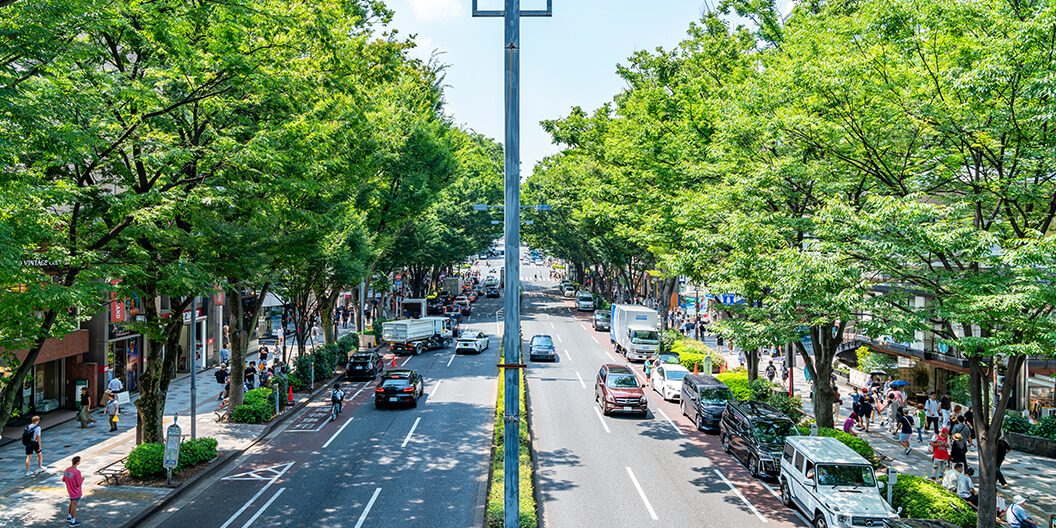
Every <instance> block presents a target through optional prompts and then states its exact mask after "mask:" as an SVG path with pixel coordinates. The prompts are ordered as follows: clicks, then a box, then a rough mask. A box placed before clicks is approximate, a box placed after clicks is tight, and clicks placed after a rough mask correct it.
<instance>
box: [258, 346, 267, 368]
mask: <svg viewBox="0 0 1056 528" xmlns="http://www.w3.org/2000/svg"><path fill="white" fill-rule="evenodd" d="M259 353H260V364H261V365H263V364H265V363H267V362H268V345H260V350H259Z"/></svg>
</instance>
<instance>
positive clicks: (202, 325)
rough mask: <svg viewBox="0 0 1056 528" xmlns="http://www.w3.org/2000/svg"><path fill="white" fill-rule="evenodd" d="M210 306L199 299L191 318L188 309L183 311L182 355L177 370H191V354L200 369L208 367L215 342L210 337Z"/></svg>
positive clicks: (177, 362)
mask: <svg viewBox="0 0 1056 528" xmlns="http://www.w3.org/2000/svg"><path fill="white" fill-rule="evenodd" d="M207 307H208V305H207V304H206V303H204V302H203V301H202V300H201V299H199V302H198V307H197V312H196V313H195V314H194V316H193V317H192V316H191V310H190V309H189V308H188V309H187V310H184V311H183V330H181V333H180V351H179V352H180V355H179V357H178V358H177V360H176V370H177V371H179V372H188V371H189V370H190V361H191V359H190V358H191V354H192V351H193V354H194V356H193V357H194V358H195V360H196V361H197V363H198V368H199V369H203V368H205V367H206V366H207V364H206V358H207V357H208V355H209V352H210V351H211V350H212V344H213V342H214V340H213V339H212V338H210V337H209V324H208V320H209V311H208V310H207V309H206V308H207ZM192 324H193V325H194V342H193V343H192V342H191V333H192V332H191V325H192Z"/></svg>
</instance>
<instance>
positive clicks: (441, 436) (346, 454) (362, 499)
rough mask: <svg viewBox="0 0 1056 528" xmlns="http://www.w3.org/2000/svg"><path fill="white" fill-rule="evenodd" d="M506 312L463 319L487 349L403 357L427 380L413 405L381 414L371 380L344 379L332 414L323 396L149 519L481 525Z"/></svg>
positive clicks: (482, 306) (490, 309) (168, 522)
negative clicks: (501, 317) (499, 327)
mask: <svg viewBox="0 0 1056 528" xmlns="http://www.w3.org/2000/svg"><path fill="white" fill-rule="evenodd" d="M499 307H501V299H481V300H479V301H478V302H477V303H476V304H474V305H473V309H474V314H473V316H472V317H470V318H469V319H468V320H466V321H464V322H463V329H465V328H473V329H477V330H482V331H484V332H486V333H488V334H489V335H490V337H491V340H490V347H489V348H488V350H486V351H484V352H483V353H482V354H480V355H457V356H456V355H454V347H453V346H452V347H450V348H447V349H437V350H432V351H428V352H425V353H423V354H422V355H421V356H397V358H396V364H397V365H398V366H405V367H407V368H412V369H415V370H417V371H418V372H419V373H420V374H422V375H423V376H424V378H425V396H423V398H422V399H421V400H419V404H418V407H417V408H406V409H381V410H377V409H375V408H374V404H373V397H374V394H373V393H374V386H375V383H374V382H370V383H366V382H362V381H361V382H358V383H353V384H351V385H350V384H348V383H342V385H343V387H344V388H345V390H346V392H347V393H348V395H347V396H346V402H345V407H344V412H343V413H342V415H341V416H340V417H339V418H338V419H337V420H336V421H334V422H327V421H325V420H326V419H328V418H329V401H328V400H329V396H328V395H326V396H321V397H319V398H318V401H316V402H313V403H311V404H310V405H309V407H308V408H307V409H305V410H304V411H302V412H301V413H300V415H299V416H296V417H293V418H291V419H290V420H289V421H288V422H286V424H284V425H283V427H281V428H280V429H279V430H277V431H274V432H273V433H272V434H270V435H269V436H268V437H267V438H266V439H265V441H263V442H261V443H259V444H257V446H255V447H254V448H252V449H250V450H249V451H247V452H246V453H245V454H244V455H243V456H242V458H241V459H240V460H239V461H238V462H237V463H236V464H234V465H233V467H232V468H231V469H230V470H228V471H225V472H222V474H220V475H216V476H215V477H211V478H210V479H208V481H206V482H203V483H201V484H199V485H198V486H197V487H196V489H195V490H191V491H190V492H188V493H187V494H185V496H184V497H182V498H181V499H180V500H178V501H176V502H175V503H174V504H172V505H170V507H168V508H167V509H166V510H165V511H164V512H162V513H160V514H159V515H156V516H155V517H154V518H152V519H151V521H150V523H148V524H147V525H146V526H160V527H172V528H183V527H186V526H196V527H199V526H200V527H220V528H249V527H250V526H253V527H268V526H317V527H354V528H361V527H365V526H391V527H453V528H454V527H457V528H469V527H472V528H479V527H480V526H482V525H483V518H484V495H485V491H486V486H487V472H488V465H487V463H488V456H489V454H490V448H491V441H492V438H491V435H492V431H493V425H492V423H493V419H494V412H495V398H496V390H497V383H496V380H497V377H496V373H497V368H496V364H497V363H498V361H497V358H498V351H499V348H500V340H499V336H498V335H496V333H497V332H496V323H495V317H494V312H495V311H496V310H497V309H498V308H499ZM389 364H390V363H386V365H387V366H388V365H389ZM350 388H351V389H352V390H349V389H350Z"/></svg>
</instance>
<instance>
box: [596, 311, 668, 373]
mask: <svg viewBox="0 0 1056 528" xmlns="http://www.w3.org/2000/svg"><path fill="white" fill-rule="evenodd" d="M659 323H660V314H659V313H657V311H656V310H653V309H651V308H646V307H644V306H638V305H634V304H614V305H612V317H611V320H610V326H609V339H610V340H611V341H612V343H613V344H615V345H616V351H617V352H619V353H620V354H623V355H624V356H625V357H626V358H627V359H628V360H631V361H645V360H647V359H650V358H652V357H653V356H655V355H656V354H657V353H658V352H659V351H660V331H659Z"/></svg>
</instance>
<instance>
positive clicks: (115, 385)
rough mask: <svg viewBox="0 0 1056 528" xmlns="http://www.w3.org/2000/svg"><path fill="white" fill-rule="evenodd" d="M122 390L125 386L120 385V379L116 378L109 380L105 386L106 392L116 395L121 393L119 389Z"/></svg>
mask: <svg viewBox="0 0 1056 528" xmlns="http://www.w3.org/2000/svg"><path fill="white" fill-rule="evenodd" d="M124 388H125V385H124V384H123V383H121V378H118V377H116V376H115V377H113V378H110V383H108V384H107V385H106V390H108V391H110V392H113V393H115V394H116V393H118V392H121V389H124Z"/></svg>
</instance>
